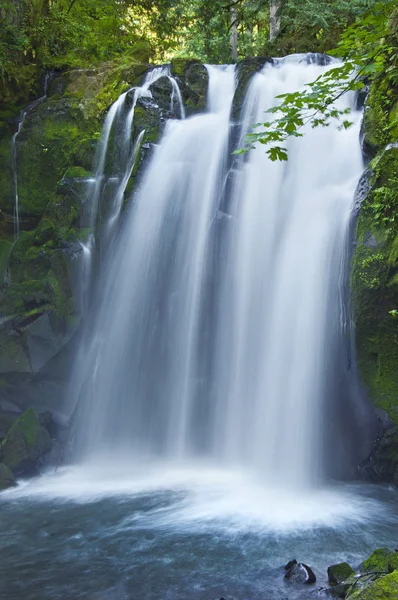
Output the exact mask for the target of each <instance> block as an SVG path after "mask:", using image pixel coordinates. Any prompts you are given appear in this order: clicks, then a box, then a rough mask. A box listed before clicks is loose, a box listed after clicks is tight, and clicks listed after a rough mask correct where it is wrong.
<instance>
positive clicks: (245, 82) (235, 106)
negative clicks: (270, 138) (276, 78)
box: [231, 56, 274, 121]
mask: <svg viewBox="0 0 398 600" xmlns="http://www.w3.org/2000/svg"><path fill="white" fill-rule="evenodd" d="M273 62H274V61H273V59H272V58H266V57H261V56H256V57H251V58H245V59H244V60H242V61H240V62H238V65H237V80H238V83H237V86H236V90H235V95H234V99H233V103H232V112H231V115H232V119H233V120H235V121H237V120H238V119H239V117H240V114H241V111H242V106H243V102H244V99H245V96H246V91H247V88H248V87H249V84H250V81H251V79H252V77H253V75H254V74H255V73H257V72H258V71H261V69H262V68H263V67H264V65H265V64H266V63H269V64H272V63H273Z"/></svg>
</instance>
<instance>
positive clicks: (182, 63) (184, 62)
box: [171, 58, 199, 77]
mask: <svg viewBox="0 0 398 600" xmlns="http://www.w3.org/2000/svg"><path fill="white" fill-rule="evenodd" d="M198 62H199V61H197V60H193V59H191V58H173V59H172V61H171V72H172V74H173V75H176V76H177V77H184V76H185V73H186V71H187V70H188V69H189V68H190V67H191V66H192V65H195V64H197V63H198Z"/></svg>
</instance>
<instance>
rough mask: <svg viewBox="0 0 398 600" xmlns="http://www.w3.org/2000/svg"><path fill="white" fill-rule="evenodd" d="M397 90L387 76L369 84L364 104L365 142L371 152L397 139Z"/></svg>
mask: <svg viewBox="0 0 398 600" xmlns="http://www.w3.org/2000/svg"><path fill="white" fill-rule="evenodd" d="M396 98H397V90H396V89H395V88H394V87H392V86H391V83H390V81H389V79H388V78H387V77H384V76H381V77H379V78H378V79H377V80H376V81H375V82H374V83H373V84H372V86H371V88H370V91H369V95H368V97H367V100H366V104H365V113H364V131H365V144H367V145H368V146H369V147H370V148H371V149H372V151H373V152H377V151H380V150H382V149H383V148H384V147H385V146H386V145H387V144H388V143H390V142H393V141H395V140H396V139H398V121H397V118H398V102H397V100H396Z"/></svg>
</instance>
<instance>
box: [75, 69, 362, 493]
mask: <svg viewBox="0 0 398 600" xmlns="http://www.w3.org/2000/svg"><path fill="white" fill-rule="evenodd" d="M325 68H328V67H322V66H318V65H316V64H313V63H312V64H306V63H301V62H298V61H297V60H291V61H281V62H280V63H279V64H278V65H277V66H275V67H266V68H265V69H264V70H263V72H262V73H259V74H257V75H255V77H254V79H253V81H252V84H251V86H250V89H249V91H248V93H247V97H246V101H245V106H244V113H243V131H242V135H243V134H244V133H245V131H248V130H249V126H250V124H251V123H253V122H256V121H259V120H261V119H262V117H263V111H264V110H265V109H266V108H268V107H270V106H272V105H273V104H274V103H275V100H274V98H275V96H277V95H278V94H281V93H284V92H287V91H294V90H296V89H298V88H300V87H302V86H303V85H304V84H305V83H306V82H308V81H311V80H313V79H314V78H316V77H317V76H318V75H319V74H321V73H322V72H323V71H324V70H325ZM208 71H209V78H210V83H209V101H208V112H207V114H204V115H198V116H195V117H192V118H190V119H187V120H184V121H171V122H169V123H168V124H167V127H166V131H165V134H164V137H163V140H162V142H161V144H160V145H159V147H158V148H157V149H156V151H155V153H154V156H153V158H152V161H151V163H150V165H149V167H148V169H147V172H146V174H145V177H144V180H143V183H142V186H141V189H140V191H139V193H138V195H137V198H136V201H135V204H134V207H133V209H132V210H131V211H130V214H129V215H128V218H127V220H126V222H125V224H124V227H123V229H122V232H121V234H120V239H119V243H118V246H117V248H116V250H115V254H114V257H113V259H112V262H111V265H110V267H109V270H108V272H107V274H106V277H105V282H104V284H103V286H102V293H101V298H100V302H99V306H98V309H97V317H96V320H95V323H94V326H93V330H92V332H91V335H90V338H89V339H88V340H86V345H85V348H86V351H85V357H84V359H82V358H81V357H80V364H79V369H78V377H76V380H77V383H78V388H79V394H76V395H75V397H74V399H73V400H74V402H76V400H77V398H78V396H79V397H80V401H79V407H78V408H79V410H78V415H77V418H78V422H79V423H80V426H78V430H77V442H78V445H77V448H78V452H79V455H80V456H82V455H83V456H84V457H85V458H86V460H87V459H90V457H92V456H95V457H96V458H101V459H105V458H110V459H112V457H114V459H117V458H120V456H123V457H124V459H125V460H127V461H129V460H130V457H134V458H135V460H140V461H142V460H146V459H149V460H152V459H157V458H158V457H162V459H163V460H176V459H178V460H183V461H184V462H185V463H186V462H187V461H188V462H189V461H192V460H196V459H197V458H198V457H201V456H205V457H207V458H208V459H210V461H211V462H212V463H213V464H214V465H225V464H228V465H230V466H231V467H232V468H236V467H237V468H244V469H245V470H246V471H247V472H249V473H250V472H254V473H256V474H257V475H256V476H259V477H260V478H262V479H263V481H264V482H265V483H266V484H267V485H272V486H276V487H277V488H278V489H279V488H280V487H281V486H287V485H288V486H290V487H293V488H294V489H295V490H297V489H298V488H303V489H308V488H309V487H310V486H311V485H312V484H314V483H317V482H318V481H319V480H320V479H321V477H322V475H324V471H325V457H324V456H323V451H324V442H323V439H322V438H323V436H324V435H326V434H325V432H326V431H327V427H328V423H327V422H325V418H324V414H325V406H326V404H327V403H328V402H329V401H331V400H333V394H331V388H332V385H331V383H332V378H333V375H334V372H333V368H334V365H335V358H336V357H335V353H336V351H337V342H336V340H338V339H340V338H341V336H342V335H343V332H342V330H341V311H342V289H341V286H342V282H343V280H344V275H343V271H344V264H345V253H346V248H347V234H348V225H349V219H350V214H351V209H352V204H353V199H354V191H355V187H356V184H357V181H358V178H359V175H360V173H361V170H362V159H361V153H360V147H359V142H358V135H359V122H360V115H359V113H354V115H353V121H354V125H353V127H352V128H351V129H349V130H347V131H343V132H340V131H337V130H335V129H333V128H328V129H322V130H321V129H319V130H311V129H309V130H308V131H306V132H305V133H306V135H305V136H304V138H303V139H300V140H293V141H292V142H289V162H288V163H287V164H284V163H271V162H270V161H269V159H268V158H267V156H266V155H265V153H264V152H263V151H262V149H261V148H260V149H257V150H256V151H254V152H251V153H250V155H249V156H248V157H247V158H243V159H238V160H236V161H235V164H234V165H233V169H232V170H231V171H230V161H231V148H230V146H229V141H230V131H231V125H230V120H229V114H230V108H231V104H232V98H233V93H234V85H235V84H234V81H235V75H234V70H233V68H232V67H227V68H226V67H208ZM350 102H353V98H352V97H350V96H346V97H344V98H343V99H341V103H342V104H343V105H344V106H347V105H349V103H350ZM241 139H242V137H241ZM352 435H354V434H352ZM228 468H229V467H228Z"/></svg>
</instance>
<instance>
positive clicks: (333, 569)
mask: <svg viewBox="0 0 398 600" xmlns="http://www.w3.org/2000/svg"><path fill="white" fill-rule="evenodd" d="M354 574H355V571H354V569H353V568H352V567H351V566H350V565H349V564H348V563H346V562H343V563H338V564H336V565H331V566H330V567H328V580H329V583H330V585H339V584H340V583H342V582H343V581H345V580H346V579H348V578H349V577H351V575H354Z"/></svg>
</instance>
